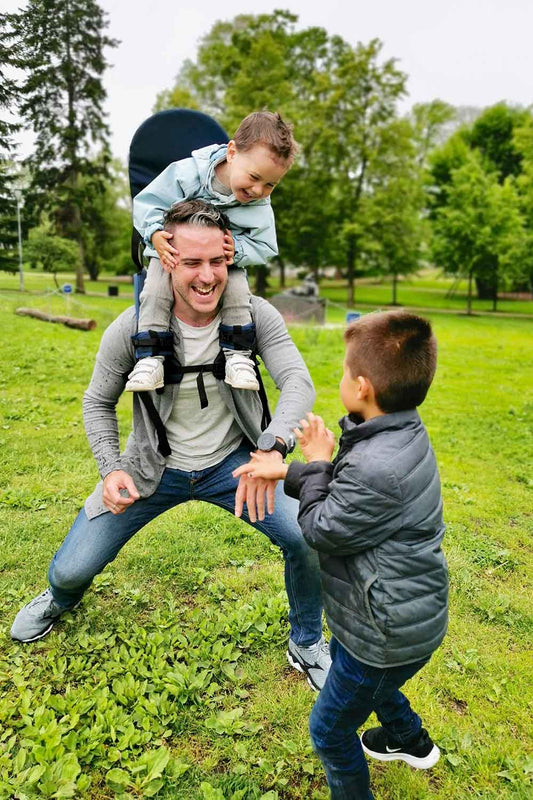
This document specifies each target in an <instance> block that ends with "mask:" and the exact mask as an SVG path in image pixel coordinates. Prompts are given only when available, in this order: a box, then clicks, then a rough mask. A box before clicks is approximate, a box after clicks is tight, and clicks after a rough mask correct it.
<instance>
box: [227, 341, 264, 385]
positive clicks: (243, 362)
mask: <svg viewBox="0 0 533 800" xmlns="http://www.w3.org/2000/svg"><path fill="white" fill-rule="evenodd" d="M225 352H226V377H225V381H226V383H229V385H230V386H233V388H234V389H249V390H250V391H252V392H258V391H259V383H258V381H257V377H256V375H255V369H254V362H253V361H252V359H251V358H248V357H247V356H245V355H244V354H243V353H241V352H239V351H238V350H235V352H233V353H230V354H228V353H227V351H225Z"/></svg>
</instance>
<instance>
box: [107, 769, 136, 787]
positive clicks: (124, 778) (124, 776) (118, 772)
mask: <svg viewBox="0 0 533 800" xmlns="http://www.w3.org/2000/svg"><path fill="white" fill-rule="evenodd" d="M105 780H106V783H107V785H108V786H109V787H110V789H113V791H115V792H121V791H122V790H123V789H125V788H126V786H128V784H129V783H130V776H129V773H127V772H126V770H124V769H118V767H114V768H113V769H110V770H109V772H108V773H107V775H106V779H105Z"/></svg>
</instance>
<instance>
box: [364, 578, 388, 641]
mask: <svg viewBox="0 0 533 800" xmlns="http://www.w3.org/2000/svg"><path fill="white" fill-rule="evenodd" d="M377 579H378V575H377V573H376V574H374V575H371V576H370V578H367V580H366V581H365V585H364V586H363V602H364V604H365V609H366V613H367V616H368V619H369V622H370V624H371V625H372V627H373V628H374V629H375V630H376V632H377V633H379V635H380V636H385V632H384V631H382V630H381V628H380V627H379V625H378V624H377V622H376V619H375V617H374V614H373V612H372V608H371V606H370V589H371V587H372V585H373V584H374V583H375V582H376V581H377Z"/></svg>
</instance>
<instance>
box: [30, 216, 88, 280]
mask: <svg viewBox="0 0 533 800" xmlns="http://www.w3.org/2000/svg"><path fill="white" fill-rule="evenodd" d="M26 252H27V256H28V259H29V261H30V262H31V264H32V266H34V267H35V266H37V267H40V268H41V269H43V270H44V271H45V272H50V273H52V275H53V276H54V281H55V284H56V286H58V285H59V284H58V282H57V273H58V272H71V271H73V270H76V269H77V267H78V263H79V260H80V251H79V248H78V247H77V245H76V243H75V242H73V241H71V240H70V239H63V238H61V237H60V236H54V234H53V232H52V229H51V226H50V224H48V223H47V222H44V223H43V225H41V226H40V227H38V228H33V229H32V230H31V231H30V233H29V237H28V244H27V247H26Z"/></svg>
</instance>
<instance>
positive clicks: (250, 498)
mask: <svg viewBox="0 0 533 800" xmlns="http://www.w3.org/2000/svg"><path fill="white" fill-rule="evenodd" d="M256 453H257V455H258V456H260V457H261V459H262V460H263V461H264V463H266V461H267V460H268V461H270V462H271V463H272V465H273V469H274V470H275V469H278V470H279V469H280V468H282V467H283V466H284V464H283V458H282V456H281V453H278V451H277V450H271V451H269V452H265V451H264V450H257V451H256ZM251 455H252V458H253V456H254V454H253V453H252V454H251ZM241 469H242V467H238V468H237V469H236V470H235V472H234V473H233V474H234V477H237V475H236V473H237V472H239V470H241ZM248 472H249V471H246V472H244V473H239V474H240V477H239V485H238V486H237V491H236V492H235V516H236V517H240V516H242V510H243V506H244V504H245V503H246V508H247V510H248V516H249V518H250V522H257V520H264V518H265V495H266V508H267V511H268V513H269V514H273V513H274V492H275V489H276V483H277V478H272V479H269V480H267V479H265V478H250V477H249V475H248Z"/></svg>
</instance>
